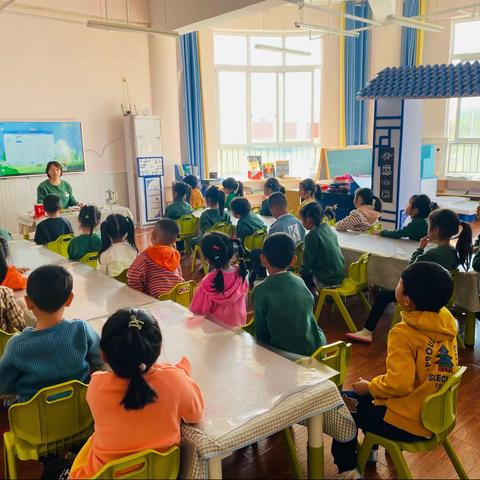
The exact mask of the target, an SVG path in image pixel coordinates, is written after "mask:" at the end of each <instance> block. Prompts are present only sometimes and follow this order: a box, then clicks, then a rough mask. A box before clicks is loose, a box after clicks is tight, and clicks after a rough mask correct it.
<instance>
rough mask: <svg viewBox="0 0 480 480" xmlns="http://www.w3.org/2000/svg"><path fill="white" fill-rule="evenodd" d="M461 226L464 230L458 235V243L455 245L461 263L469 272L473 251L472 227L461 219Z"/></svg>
mask: <svg viewBox="0 0 480 480" xmlns="http://www.w3.org/2000/svg"><path fill="white" fill-rule="evenodd" d="M460 227H461V228H462V231H461V232H460V235H459V236H458V239H457V245H456V246H455V249H456V250H457V253H458V259H459V260H460V265H461V266H462V267H463V269H464V270H465V271H466V272H468V269H469V268H470V262H471V260H472V253H473V247H472V227H471V226H470V224H468V223H466V222H464V221H460Z"/></svg>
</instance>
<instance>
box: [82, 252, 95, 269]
mask: <svg viewBox="0 0 480 480" xmlns="http://www.w3.org/2000/svg"><path fill="white" fill-rule="evenodd" d="M97 259H98V252H88V253H86V254H85V255H84V256H83V257H82V258H81V259H80V260H79V262H80V263H83V264H84V265H88V266H89V267H91V268H94V269H95V268H97Z"/></svg>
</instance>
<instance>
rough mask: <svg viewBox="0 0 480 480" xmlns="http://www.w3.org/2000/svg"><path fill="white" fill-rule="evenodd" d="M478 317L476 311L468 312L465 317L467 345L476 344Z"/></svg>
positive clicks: (472, 345)
mask: <svg viewBox="0 0 480 480" xmlns="http://www.w3.org/2000/svg"><path fill="white" fill-rule="evenodd" d="M476 322H477V318H476V315H475V313H473V312H468V313H467V316H466V318H465V345H466V346H467V347H474V346H475V324H476Z"/></svg>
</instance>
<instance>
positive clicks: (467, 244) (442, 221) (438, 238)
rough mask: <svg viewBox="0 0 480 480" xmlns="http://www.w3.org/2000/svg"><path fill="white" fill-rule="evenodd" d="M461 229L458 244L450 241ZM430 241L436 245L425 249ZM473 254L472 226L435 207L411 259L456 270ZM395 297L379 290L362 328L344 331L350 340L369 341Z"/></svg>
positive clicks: (392, 292)
mask: <svg viewBox="0 0 480 480" xmlns="http://www.w3.org/2000/svg"><path fill="white" fill-rule="evenodd" d="M459 230H461V231H460V235H459V237H458V239H457V244H456V246H455V248H454V247H452V246H451V245H450V242H451V239H452V237H454V236H456V235H457V234H458V232H459ZM429 242H435V243H436V246H434V247H432V248H430V249H428V250H427V251H425V247H426V246H427V244H428V243H429ZM471 257H472V229H471V227H470V225H469V224H468V223H465V222H461V221H460V220H459V218H458V215H457V214H456V213H455V212H452V211H451V210H446V209H441V210H434V211H433V212H432V213H431V214H430V217H429V227H428V236H425V237H424V238H422V239H421V240H420V245H419V247H418V248H417V250H416V251H415V252H414V253H413V255H412V258H411V260H410V263H416V262H424V261H431V262H435V263H438V264H439V265H441V266H442V267H443V268H446V269H447V270H449V271H452V270H456V269H457V268H458V267H459V265H461V266H462V267H463V268H464V269H465V271H467V270H468V269H469V267H470V260H471ZM393 301H395V291H394V290H383V291H381V292H380V293H379V294H378V295H377V298H376V300H375V303H374V304H373V307H372V310H371V311H370V314H369V315H368V318H367V320H366V322H365V325H364V327H363V329H362V330H360V331H359V332H356V333H347V334H346V336H347V337H348V338H349V339H351V340H356V341H359V342H363V343H372V338H373V331H374V330H375V328H376V326H377V324H378V322H379V321H380V319H381V318H382V316H383V314H384V312H385V310H386V308H387V306H388V305H389V304H390V303H392V302H393Z"/></svg>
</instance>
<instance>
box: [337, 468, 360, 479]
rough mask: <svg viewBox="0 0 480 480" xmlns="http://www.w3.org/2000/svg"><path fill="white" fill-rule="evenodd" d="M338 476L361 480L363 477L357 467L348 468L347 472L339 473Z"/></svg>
mask: <svg viewBox="0 0 480 480" xmlns="http://www.w3.org/2000/svg"><path fill="white" fill-rule="evenodd" d="M337 478H341V479H349V480H350V479H351V480H360V479H362V478H363V477H362V475H361V473H360V472H359V471H358V470H357V469H356V468H354V469H353V470H347V471H346V472H342V473H339V474H338V477H337Z"/></svg>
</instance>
